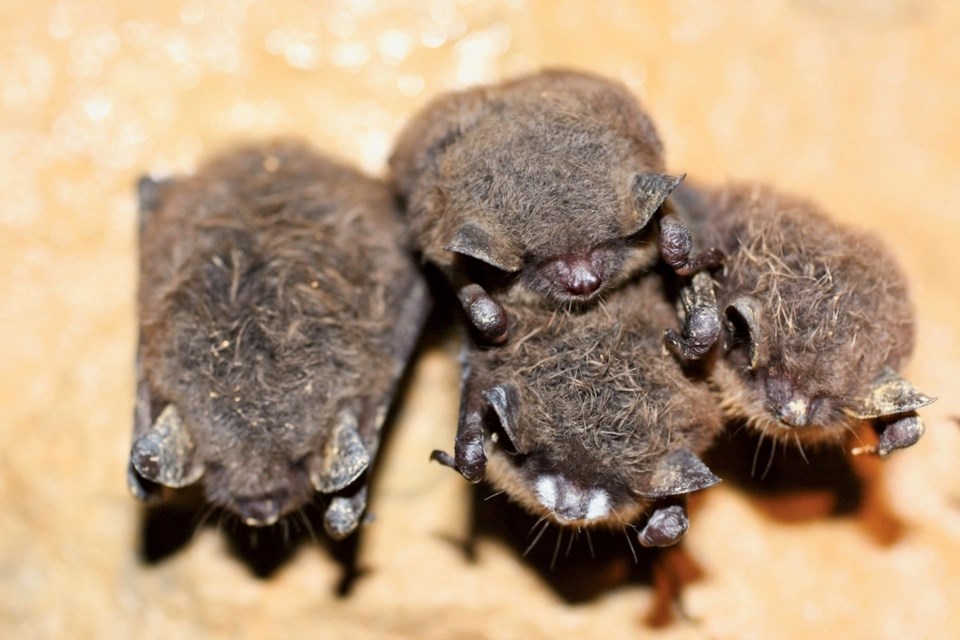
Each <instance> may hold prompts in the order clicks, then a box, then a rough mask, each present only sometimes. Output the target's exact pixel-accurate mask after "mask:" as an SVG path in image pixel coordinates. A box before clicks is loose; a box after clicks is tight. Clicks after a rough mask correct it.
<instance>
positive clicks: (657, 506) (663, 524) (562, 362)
mask: <svg viewBox="0 0 960 640" xmlns="http://www.w3.org/2000/svg"><path fill="white" fill-rule="evenodd" d="M506 310H507V313H508V317H509V320H510V322H511V326H514V327H515V328H516V337H515V338H514V339H513V340H511V342H510V343H509V344H507V345H505V346H502V347H497V348H493V349H484V348H480V347H478V346H477V345H475V344H473V343H472V342H470V341H466V342H465V347H464V353H463V363H464V367H463V377H462V387H463V388H462V400H461V410H460V423H459V427H458V431H457V437H456V443H455V448H454V455H452V456H451V455H450V454H448V453H445V452H442V451H435V452H434V453H433V456H432V457H433V459H435V460H437V461H439V462H440V463H442V464H444V465H446V466H449V467H452V468H454V469H456V470H457V471H459V472H460V473H461V474H462V475H463V476H464V477H465V478H466V479H467V480H468V481H470V482H479V481H481V480H483V479H487V480H488V481H489V482H490V483H491V484H492V485H493V486H494V487H496V488H498V489H500V490H503V491H505V492H506V493H507V495H508V496H510V497H511V498H512V499H513V500H514V501H515V502H517V503H519V504H520V505H521V506H523V507H525V508H526V509H527V510H528V511H530V512H531V513H533V514H535V515H540V516H544V517H546V518H550V519H551V520H553V521H554V522H556V523H559V524H560V525H563V526H568V527H582V526H585V527H592V526H613V527H619V526H624V525H625V524H629V523H630V522H632V521H635V520H637V519H638V518H639V517H640V516H641V514H642V513H643V512H644V511H647V512H649V518H648V519H647V522H646V524H645V526H644V527H643V528H642V529H641V531H640V533H639V541H640V543H641V544H642V545H644V546H668V545H672V544H674V543H676V542H678V541H679V540H680V539H681V538H682V537H683V535H684V534H685V533H686V530H687V527H688V524H689V521H688V517H687V513H686V509H685V502H684V496H685V495H686V494H688V493H691V492H693V491H697V490H700V489H704V488H707V487H710V486H712V485H714V484H716V483H717V482H719V478H717V477H716V476H715V475H714V474H713V473H712V472H711V471H710V470H709V469H708V468H707V467H706V465H705V464H704V463H703V462H702V461H701V460H700V459H699V457H698V456H699V455H700V454H701V453H702V452H703V451H705V450H706V449H707V447H708V446H709V445H710V444H711V443H712V442H713V439H714V438H715V437H716V435H717V434H718V433H719V432H720V430H721V429H722V426H723V424H722V422H723V421H722V416H721V413H720V409H719V407H718V406H717V404H716V402H715V401H714V399H713V397H712V396H711V394H710V391H709V389H708V388H707V386H706V384H705V383H704V382H702V381H701V382H697V381H694V380H691V379H688V378H687V376H686V375H685V373H684V371H683V370H682V369H681V367H680V365H679V364H678V363H677V362H676V361H675V360H674V359H673V358H672V356H670V355H669V354H668V353H666V351H665V349H664V347H663V330H662V327H663V325H664V324H665V323H666V324H667V325H671V324H676V316H675V314H674V311H673V309H672V308H671V307H670V305H669V304H668V303H667V302H666V300H665V298H664V295H663V292H662V291H661V290H660V285H659V282H658V281H657V280H655V279H651V278H644V279H642V280H640V281H638V282H636V283H634V284H632V285H631V286H628V287H624V288H622V289H619V290H617V291H616V292H613V293H611V294H610V295H609V296H608V297H607V298H605V299H604V301H603V302H601V303H600V304H598V305H595V306H593V307H590V308H589V309H587V310H583V311H580V312H572V311H567V310H553V309H545V308H540V307H536V306H526V305H516V306H513V305H511V306H507V307H506Z"/></svg>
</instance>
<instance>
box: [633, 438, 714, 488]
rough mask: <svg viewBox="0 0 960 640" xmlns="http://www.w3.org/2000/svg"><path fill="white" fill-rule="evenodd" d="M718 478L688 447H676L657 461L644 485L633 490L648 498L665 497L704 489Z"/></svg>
mask: <svg viewBox="0 0 960 640" xmlns="http://www.w3.org/2000/svg"><path fill="white" fill-rule="evenodd" d="M718 482H720V478H718V477H717V476H715V475H714V474H713V472H712V471H710V469H709V468H708V467H707V465H705V464H704V463H703V461H702V460H700V458H698V457H697V456H696V454H694V453H693V452H692V451H690V450H689V449H677V450H676V451H673V452H672V453H669V454H667V455H666V456H664V457H663V458H661V459H660V461H659V462H658V463H657V466H656V467H655V468H654V469H653V472H652V473H651V474H650V477H649V478H648V479H647V481H646V483H645V486H644V487H641V488H637V489H635V491H636V492H637V493H638V494H640V495H641V496H643V497H644V498H648V499H655V498H666V497H669V496H678V495H683V494H685V493H692V492H693V491H699V490H700V489H706V488H707V487H712V486H713V485H715V484H717V483H718Z"/></svg>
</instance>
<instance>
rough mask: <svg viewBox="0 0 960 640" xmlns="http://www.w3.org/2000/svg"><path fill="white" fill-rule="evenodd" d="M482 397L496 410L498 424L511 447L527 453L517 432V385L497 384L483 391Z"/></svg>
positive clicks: (518, 398)
mask: <svg viewBox="0 0 960 640" xmlns="http://www.w3.org/2000/svg"><path fill="white" fill-rule="evenodd" d="M483 397H484V398H485V399H486V400H487V402H488V403H489V404H490V406H491V407H492V408H493V410H494V412H496V414H497V418H499V419H500V426H501V427H503V432H504V433H505V434H506V436H507V438H508V439H509V440H510V444H512V445H513V448H514V449H516V450H517V452H518V453H527V450H526V448H525V447H524V446H523V444H522V443H521V442H520V437H519V435H518V433H517V418H519V417H520V392H519V391H517V387H516V386H515V385H512V384H498V385H497V386H495V387H493V388H492V389H487V390H486V391H484V392H483Z"/></svg>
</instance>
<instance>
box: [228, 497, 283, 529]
mask: <svg viewBox="0 0 960 640" xmlns="http://www.w3.org/2000/svg"><path fill="white" fill-rule="evenodd" d="M286 498H287V492H286V491H274V492H272V493H265V494H262V495H257V496H244V497H238V498H236V499H235V500H234V502H235V505H236V509H237V515H239V516H240V519H241V520H243V523H244V524H245V525H247V526H249V527H269V526H270V525H272V524H276V522H277V521H278V520H279V519H280V512H281V511H282V510H283V506H284V505H285V504H286Z"/></svg>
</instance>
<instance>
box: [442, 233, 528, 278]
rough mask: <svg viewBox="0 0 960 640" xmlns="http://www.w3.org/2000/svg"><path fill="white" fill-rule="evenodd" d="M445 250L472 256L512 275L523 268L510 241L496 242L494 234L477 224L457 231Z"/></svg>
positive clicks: (521, 260)
mask: <svg viewBox="0 0 960 640" xmlns="http://www.w3.org/2000/svg"><path fill="white" fill-rule="evenodd" d="M443 248H444V249H446V250H447V251H452V252H454V253H459V254H461V255H464V256H470V257H471V258H474V259H476V260H479V261H481V262H485V263H487V264H489V265H490V266H492V267H496V268H497V269H500V270H501V271H507V272H510V273H512V272H514V271H519V270H520V267H522V266H523V259H522V258H521V257H520V256H519V255H518V253H517V251H516V250H515V249H514V248H513V247H512V246H510V243H509V240H507V239H503V240H501V241H497V240H495V239H494V235H493V234H491V233H490V232H489V231H487V230H486V229H484V228H483V227H481V226H480V225H478V224H476V223H475V222H467V223H465V224H464V225H463V226H461V227H460V228H459V229H457V232H456V233H455V234H453V238H451V240H450V241H449V242H448V243H447V244H446V245H444V247H443Z"/></svg>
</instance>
